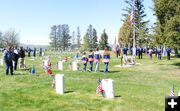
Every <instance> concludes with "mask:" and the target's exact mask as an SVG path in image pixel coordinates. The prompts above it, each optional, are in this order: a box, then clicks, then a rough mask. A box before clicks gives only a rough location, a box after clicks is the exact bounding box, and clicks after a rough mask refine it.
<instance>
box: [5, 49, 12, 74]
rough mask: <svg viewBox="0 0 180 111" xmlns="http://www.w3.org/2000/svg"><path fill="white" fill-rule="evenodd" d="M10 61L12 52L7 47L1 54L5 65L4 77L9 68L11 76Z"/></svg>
mask: <svg viewBox="0 0 180 111" xmlns="http://www.w3.org/2000/svg"><path fill="white" fill-rule="evenodd" d="M12 59H13V52H12V51H11V46H8V49H7V50H5V51H4V54H3V60H4V61H5V63H6V75H8V74H9V68H10V72H11V75H13V63H12Z"/></svg>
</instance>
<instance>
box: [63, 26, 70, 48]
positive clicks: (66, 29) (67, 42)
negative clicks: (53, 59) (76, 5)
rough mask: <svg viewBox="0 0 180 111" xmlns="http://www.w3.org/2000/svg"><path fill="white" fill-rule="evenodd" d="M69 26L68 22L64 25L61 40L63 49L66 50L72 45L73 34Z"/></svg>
mask: <svg viewBox="0 0 180 111" xmlns="http://www.w3.org/2000/svg"><path fill="white" fill-rule="evenodd" d="M69 32H70V30H69V26H68V25H67V24H63V25H62V38H61V40H60V46H62V48H63V50H66V49H67V48H68V47H69V46H70V45H71V43H70V39H71V36H70V34H69Z"/></svg>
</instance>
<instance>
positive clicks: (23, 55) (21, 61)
mask: <svg viewBox="0 0 180 111" xmlns="http://www.w3.org/2000/svg"><path fill="white" fill-rule="evenodd" d="M19 55H20V59H19V61H20V68H25V66H24V57H25V52H24V49H23V47H20V50H19Z"/></svg>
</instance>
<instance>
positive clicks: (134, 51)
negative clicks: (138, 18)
mask: <svg viewBox="0 0 180 111" xmlns="http://www.w3.org/2000/svg"><path fill="white" fill-rule="evenodd" d="M134 9H135V0H134V1H133V12H134V15H135V10H134ZM133 19H134V18H133ZM135 39H136V38H135V19H134V20H133V56H136V47H135V44H136V43H135Z"/></svg>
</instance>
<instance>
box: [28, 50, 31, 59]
mask: <svg viewBox="0 0 180 111" xmlns="http://www.w3.org/2000/svg"><path fill="white" fill-rule="evenodd" d="M28 57H31V49H30V48H29V49H28Z"/></svg>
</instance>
